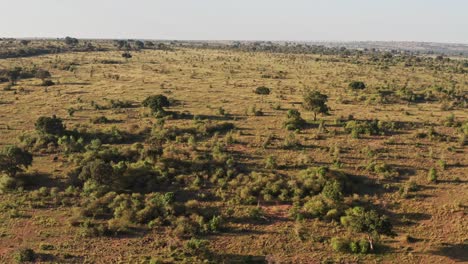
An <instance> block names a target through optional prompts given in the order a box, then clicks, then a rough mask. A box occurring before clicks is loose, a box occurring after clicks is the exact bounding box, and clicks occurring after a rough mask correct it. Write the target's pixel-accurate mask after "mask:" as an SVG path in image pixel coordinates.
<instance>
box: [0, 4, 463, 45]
mask: <svg viewBox="0 0 468 264" xmlns="http://www.w3.org/2000/svg"><path fill="white" fill-rule="evenodd" d="M0 2H1V3H2V4H3V6H7V9H8V10H10V11H11V12H4V14H2V16H1V17H0V23H2V24H3V25H8V26H6V27H2V28H0V37H15V38H35V37H37V38H58V37H65V36H72V37H77V38H99V39H103V38H105V39H115V38H122V39H168V40H169V39H171V40H172V39H177V40H272V41H416V42H440V43H463V44H468V19H466V14H465V13H466V10H468V2H467V1H463V0H446V1H443V2H442V1H438V0H426V1H423V0H411V1H408V0H407V1H404V0H394V1H391V2H390V1H386V2H385V3H383V1H372V0H356V1H352V3H351V1H345V0H329V1H324V0H312V1H306V0H291V1H288V2H284V1H279V0H270V1H267V0H257V1H255V2H253V1H248V0H239V1H236V2H231V1H223V0H221V1H220V0H218V1H215V0H199V1H190V0H173V1H162V0H155V1H150V0H136V1H124V0H114V1H112V0H101V1H92V0H82V1H79V2H78V1H71V0H42V1H34V0H16V1H14V2H13V1H7V0H0ZM13 10H14V11H15V12H13Z"/></svg>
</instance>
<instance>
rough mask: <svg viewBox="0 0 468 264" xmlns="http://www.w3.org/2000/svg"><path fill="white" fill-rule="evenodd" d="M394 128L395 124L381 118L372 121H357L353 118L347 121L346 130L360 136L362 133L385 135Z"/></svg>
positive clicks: (357, 136)
mask: <svg viewBox="0 0 468 264" xmlns="http://www.w3.org/2000/svg"><path fill="white" fill-rule="evenodd" d="M392 129H393V124H391V123H386V122H382V121H379V120H372V121H355V120H351V121H348V122H346V126H345V131H346V132H347V133H349V134H351V135H352V136H353V138H359V136H360V135H362V134H367V135H385V134H386V133H388V132H390V131H391V130H392Z"/></svg>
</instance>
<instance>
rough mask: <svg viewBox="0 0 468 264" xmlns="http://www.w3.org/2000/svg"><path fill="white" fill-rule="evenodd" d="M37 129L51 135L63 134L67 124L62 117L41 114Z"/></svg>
mask: <svg viewBox="0 0 468 264" xmlns="http://www.w3.org/2000/svg"><path fill="white" fill-rule="evenodd" d="M35 127H36V130H37V131H39V132H41V133H44V134H51V135H62V134H63V133H64V132H65V126H64V125H63V123H62V119H60V118H58V117H56V116H55V115H54V116H52V117H48V116H41V117H39V118H38V119H37V121H36V123H35Z"/></svg>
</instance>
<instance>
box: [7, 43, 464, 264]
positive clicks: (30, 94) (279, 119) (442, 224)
mask: <svg viewBox="0 0 468 264" xmlns="http://www.w3.org/2000/svg"><path fill="white" fill-rule="evenodd" d="M120 55H121V53H119V52H88V53H65V54H58V55H47V56H40V57H34V58H21V59H6V60H0V68H10V67H11V66H22V67H30V66H31V65H37V66H38V67H40V68H46V69H50V71H51V73H52V76H53V78H52V79H53V81H54V82H56V83H57V85H55V86H51V87H48V88H47V89H46V88H44V87H42V86H39V83H40V81H39V80H37V79H28V80H22V81H20V82H19V83H18V85H17V86H16V87H15V89H16V93H13V92H12V91H0V96H1V97H0V101H1V102H2V104H0V145H6V144H13V143H15V142H17V137H18V136H19V135H20V134H22V133H23V132H25V131H30V130H33V129H34V122H35V120H36V119H37V118H38V117H39V116H43V115H46V116H50V115H52V114H55V115H57V116H59V117H62V118H63V119H64V121H65V123H66V125H67V127H68V128H73V127H75V126H92V127H107V126H109V127H110V126H117V127H118V128H119V129H122V130H132V129H142V128H145V127H150V126H151V124H152V123H153V122H154V118H151V117H148V116H147V115H145V113H147V110H146V109H143V108H141V107H139V106H140V102H141V101H142V100H143V99H144V98H146V97H147V96H149V95H153V94H159V93H162V94H165V95H167V96H168V97H169V98H173V99H176V100H178V101H179V102H180V104H178V105H177V106H175V107H172V108H171V110H173V111H178V112H183V111H187V112H190V113H191V114H194V115H207V116H212V117H213V118H214V117H217V118H220V116H219V114H218V109H219V108H220V107H222V108H223V109H225V110H226V112H227V113H228V114H229V115H231V116H233V117H234V120H233V121H232V122H233V123H235V125H236V127H237V128H238V129H239V131H240V132H239V135H238V136H237V137H238V140H239V141H240V142H241V143H242V144H237V145H235V146H234V147H233V148H235V149H232V150H233V151H237V152H239V153H241V154H243V155H242V157H243V160H241V162H243V163H245V164H250V165H251V166H252V167H253V168H257V169H258V170H261V169H262V168H263V167H264V163H263V161H264V159H265V157H267V156H269V155H273V156H275V157H277V162H278V164H279V165H280V168H279V169H278V171H279V172H280V173H284V174H286V175H290V176H291V177H294V175H297V173H298V172H299V171H300V170H301V169H302V168H303V166H310V165H317V164H325V165H331V164H332V163H333V160H334V157H333V156H332V155H331V153H330V151H328V150H327V148H328V147H334V146H338V147H339V148H340V150H341V153H339V154H337V155H338V156H339V158H340V161H341V162H342V163H343V167H342V170H343V171H345V172H348V173H350V174H353V175H359V176H363V177H368V178H369V179H372V180H375V181H377V182H380V181H381V182H382V184H384V183H386V181H385V180H381V179H379V177H378V176H377V175H374V174H372V173H369V172H367V171H365V170H362V169H360V168H359V166H360V165H364V166H366V165H367V163H368V162H369V160H370V159H369V158H367V157H366V155H365V153H361V150H362V149H363V148H365V147H368V148H370V149H374V150H376V149H384V150H385V152H383V153H381V154H378V159H379V161H382V162H385V163H387V164H391V165H392V166H394V167H396V168H401V169H406V170H405V171H406V172H405V173H403V174H402V175H401V176H400V177H399V178H398V180H397V181H394V182H393V183H387V187H388V191H378V192H370V193H369V195H368V197H366V199H369V200H370V201H372V202H374V203H376V204H379V205H381V206H382V208H384V209H385V210H388V212H390V213H391V219H392V220H393V221H394V222H395V223H397V224H396V225H395V226H396V232H397V233H398V237H397V238H395V239H384V244H385V245H387V246H388V247H389V249H388V250H387V252H386V253H385V254H377V255H367V256H351V255H340V254H336V253H333V255H332V251H331V249H330V247H329V245H328V244H327V243H326V244H324V243H322V242H319V240H320V238H321V237H325V238H329V237H332V236H335V235H340V234H342V233H343V232H345V231H344V230H343V229H342V228H340V227H339V225H337V224H334V223H325V222H320V221H318V220H307V221H306V222H305V223H304V228H305V229H306V230H307V233H308V235H309V236H310V237H311V238H310V239H308V240H307V241H305V242H302V241H300V240H298V239H297V237H295V236H294V235H293V233H294V230H295V228H296V227H295V226H296V224H295V222H294V221H293V220H290V219H288V218H287V210H288V209H289V206H288V205H263V207H264V210H265V211H266V212H267V213H268V214H269V215H271V217H272V218H271V219H272V220H271V221H270V222H268V223H266V224H261V225H260V224H252V223H238V224H235V223H232V225H233V226H234V228H235V229H236V230H239V231H238V232H235V233H228V234H225V233H221V234H219V235H216V236H211V237H210V238H209V240H210V248H211V249H213V250H214V251H215V252H217V253H219V254H225V256H226V259H227V260H226V262H229V259H230V258H231V259H233V258H235V257H236V256H243V255H253V256H263V255H272V256H273V257H274V258H275V259H278V260H279V261H281V262H292V263H319V262H320V261H321V260H324V259H326V258H330V259H335V260H338V259H341V260H346V261H348V262H357V261H363V262H374V261H377V262H380V261H382V262H400V263H451V262H456V261H467V260H468V259H467V258H466V239H467V238H468V237H467V236H468V233H467V231H466V230H468V228H467V226H466V223H467V222H466V216H465V211H466V205H467V202H468V201H467V198H468V193H467V188H466V182H467V180H468V177H467V175H468V174H467V173H466V166H468V160H467V155H466V153H465V150H466V147H463V146H462V147H460V146H459V145H457V143H456V142H453V141H451V142H440V141H430V140H429V139H415V137H414V134H415V133H416V132H417V131H419V130H424V129H425V125H427V124H436V127H435V130H436V131H437V132H439V133H442V134H444V135H448V136H450V137H456V136H457V135H458V134H457V133H458V132H457V130H456V128H451V127H444V126H442V125H440V124H441V122H443V120H445V118H446V117H447V116H448V115H449V114H450V113H453V114H454V115H455V117H456V120H458V121H466V118H467V117H468V113H467V111H466V109H456V110H452V111H443V110H441V107H440V103H439V102H437V103H421V104H403V103H401V104H397V103H395V104H375V103H366V100H363V101H359V100H355V99H356V98H358V97H359V96H366V97H367V98H369V97H371V95H370V94H366V91H367V90H372V89H374V88H377V87H380V86H386V85H395V86H398V87H401V86H404V85H406V86H407V87H409V88H410V89H412V90H419V89H421V88H422V87H428V86H432V85H441V86H448V85H451V83H456V84H455V86H456V87H457V88H458V89H462V90H465V91H467V90H468V86H467V83H468V77H467V75H466V74H453V73H447V72H443V71H434V70H430V69H428V68H423V67H420V68H418V67H416V68H413V67H403V66H402V65H398V66H390V67H389V68H388V69H384V68H383V67H381V66H378V65H367V64H363V65H356V64H351V63H347V62H345V61H343V60H341V59H340V58H333V57H332V56H318V55H285V54H268V53H245V52H234V51H221V50H196V49H179V50H177V51H175V52H166V51H150V50H144V51H141V52H134V53H132V55H133V58H131V59H129V60H128V61H126V60H124V59H123V58H121V56H120ZM332 58H333V59H336V62H333V61H331V60H329V59H332ZM102 60H117V61H120V62H121V64H102V63H100V61H102ZM70 62H75V63H76V64H77V66H76V70H75V71H74V72H70V71H65V70H60V69H57V68H53V66H54V65H60V64H66V63H70ZM279 71H283V72H287V77H286V78H285V79H267V78H262V75H263V74H275V73H277V72H279ZM115 76H118V80H117V78H115ZM352 80H361V81H364V82H365V83H366V84H367V86H368V87H369V88H368V89H366V90H364V91H362V92H358V93H356V92H353V91H350V90H349V88H348V83H349V82H350V81H352ZM258 86H267V87H270V88H272V94H270V95H268V96H260V95H256V94H254V93H253V90H254V89H255V88H256V87H258ZM308 88H314V89H319V90H320V91H322V92H323V93H325V94H327V95H328V96H329V106H330V107H331V109H332V111H331V115H330V116H325V117H321V118H323V120H326V123H325V124H326V128H327V129H328V130H329V131H333V130H337V131H341V128H337V127H335V126H334V125H333V124H334V121H335V119H336V118H338V117H340V116H341V117H345V118H347V117H348V116H349V115H353V116H354V118H356V119H375V118H377V119H379V120H383V121H399V122H405V123H414V124H417V126H418V128H414V129H407V130H404V131H402V132H401V133H398V134H395V135H391V136H364V138H362V139H353V138H351V136H350V135H347V134H340V133H339V134H338V135H336V136H331V135H330V134H329V133H323V134H322V136H321V137H322V139H316V135H317V131H318V129H317V128H316V127H314V126H312V127H311V128H308V129H305V130H303V131H301V132H300V133H298V134H297V135H296V137H297V139H298V140H299V141H300V142H301V144H302V145H304V146H307V148H305V149H304V150H300V151H298V150H286V149H283V148H280V147H279V146H280V145H281V144H282V142H283V139H284V138H286V137H287V136H288V135H289V133H290V132H288V131H287V130H285V129H284V128H283V125H282V124H283V122H284V119H285V116H286V111H285V109H291V108H297V109H299V110H300V111H301V113H302V115H303V117H304V118H305V119H306V120H308V121H311V120H312V117H313V115H312V113H308V112H306V111H304V110H302V109H301V107H300V105H299V104H297V103H299V102H301V101H302V92H303V91H304V90H305V89H308ZM355 93H356V94H355ZM107 99H114V100H116V99H119V100H130V101H132V102H133V103H134V104H135V106H138V107H135V108H127V109H111V110H95V109H94V108H93V107H92V106H91V101H95V102H96V103H98V104H106V100H107ZM344 99H347V100H350V101H352V103H350V104H343V103H341V101H343V100H344ZM277 105H279V106H280V107H281V109H280V110H275V108H274V107H275V106H277ZM252 106H255V107H256V109H261V110H262V111H263V112H264V113H265V115H264V116H252V115H251V114H249V115H248V116H246V114H245V113H246V111H248V109H249V108H251V107H252ZM69 108H75V109H81V110H78V111H76V113H75V114H74V115H73V116H72V117H70V116H69V115H68V112H67V109H69ZM101 115H105V116H106V117H108V118H110V119H115V120H121V121H122V122H121V123H116V124H110V125H93V124H91V123H90V119H92V118H94V117H97V116H101ZM190 123H191V121H190V120H170V121H168V125H178V126H184V125H187V124H190ZM136 127H137V128H136ZM268 135H274V136H275V138H277V139H276V140H273V142H272V147H270V148H267V149H263V148H262V147H261V145H262V142H263V141H264V140H265V138H266V137H267V136H268ZM450 147H451V148H452V149H454V151H450V150H449V148H450ZM440 159H443V160H445V161H446V162H447V164H448V166H447V168H446V169H445V170H444V171H439V180H440V183H438V184H428V183H427V170H428V169H429V168H431V167H437V166H438V165H437V161H438V160H440ZM68 169H69V168H68V166H67V164H66V163H54V162H52V156H48V155H42V156H37V157H35V160H34V164H33V166H32V167H31V168H30V170H31V171H38V172H40V173H45V174H50V176H49V177H52V178H56V179H65V178H66V172H67V171H68ZM457 178H458V179H459V180H460V182H456V181H455V179H457ZM409 180H412V181H414V182H415V183H417V184H418V185H421V186H422V188H421V189H420V190H419V191H417V192H416V195H415V196H414V197H412V198H406V199H404V198H402V197H401V196H400V195H398V192H397V191H395V188H396V187H398V186H399V185H400V184H404V183H405V182H408V181H409ZM0 197H1V198H0V199H2V200H4V201H14V200H15V194H1V195H0ZM214 205H216V204H215V203H214ZM24 213H25V214H26V215H29V216H31V217H30V218H13V219H10V218H8V217H7V216H6V215H1V216H0V221H1V223H2V225H1V230H0V233H1V234H2V239H1V241H0V262H9V261H10V260H11V255H10V253H11V252H13V250H14V249H16V248H18V247H21V246H29V247H31V248H35V249H38V248H39V245H40V244H41V243H48V244H53V245H55V246H56V247H57V249H56V250H54V251H52V253H51V254H53V255H60V256H62V257H61V261H64V262H68V261H69V262H85V261H89V262H96V263H101V262H108V263H110V262H113V263H115V262H116V261H119V260H120V261H123V262H125V263H127V262H132V261H136V260H138V259H141V257H143V256H157V255H162V256H164V254H165V252H164V251H163V250H161V247H160V246H159V243H162V241H164V242H165V243H175V242H171V241H172V240H174V239H172V238H171V237H169V236H168V235H167V234H165V233H160V232H159V233H158V232H156V231H155V232H150V233H148V234H145V235H143V236H138V237H124V238H80V237H77V236H76V230H75V229H74V228H72V227H69V226H68V225H67V220H68V219H70V218H71V216H72V212H71V210H70V208H67V207H64V208H63V207H59V208H49V209H25V212H24ZM41 217H44V218H45V219H47V221H46V222H48V224H47V223H43V221H40V219H41ZM406 235H410V236H411V237H414V238H416V239H417V240H416V242H413V243H410V242H408V241H406V240H405V236H406ZM39 251H40V250H39ZM63 254H70V255H73V256H75V258H72V259H71V260H70V259H69V260H67V259H66V258H65V257H63Z"/></svg>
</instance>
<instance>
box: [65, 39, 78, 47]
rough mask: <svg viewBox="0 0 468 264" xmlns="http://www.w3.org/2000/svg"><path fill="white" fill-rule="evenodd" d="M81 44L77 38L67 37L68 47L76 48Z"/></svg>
mask: <svg viewBox="0 0 468 264" xmlns="http://www.w3.org/2000/svg"><path fill="white" fill-rule="evenodd" d="M79 42H80V41H79V40H78V39H76V38H72V37H65V44H67V45H68V46H76V45H78V43H79Z"/></svg>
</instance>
